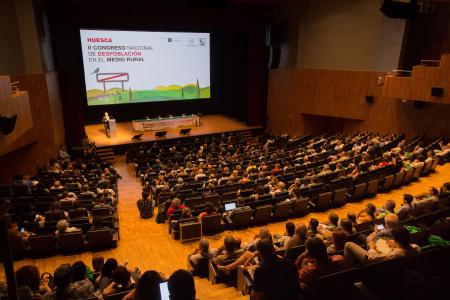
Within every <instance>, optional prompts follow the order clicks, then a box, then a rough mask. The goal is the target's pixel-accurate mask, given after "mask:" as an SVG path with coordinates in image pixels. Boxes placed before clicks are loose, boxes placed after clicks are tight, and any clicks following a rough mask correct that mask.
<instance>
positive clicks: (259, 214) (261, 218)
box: [252, 205, 272, 225]
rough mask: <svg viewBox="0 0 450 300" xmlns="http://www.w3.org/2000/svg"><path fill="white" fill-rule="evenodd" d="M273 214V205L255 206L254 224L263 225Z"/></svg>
mask: <svg viewBox="0 0 450 300" xmlns="http://www.w3.org/2000/svg"><path fill="white" fill-rule="evenodd" d="M271 215H272V205H261V206H257V207H256V208H255V216H254V218H253V222H252V223H253V224H255V225H261V224H267V223H269V221H270V217H271Z"/></svg>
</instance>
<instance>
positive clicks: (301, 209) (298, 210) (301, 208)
mask: <svg viewBox="0 0 450 300" xmlns="http://www.w3.org/2000/svg"><path fill="white" fill-rule="evenodd" d="M308 205H309V198H301V199H296V200H294V203H293V204H292V216H298V217H299V216H304V215H306V214H308V213H309V209H308Z"/></svg>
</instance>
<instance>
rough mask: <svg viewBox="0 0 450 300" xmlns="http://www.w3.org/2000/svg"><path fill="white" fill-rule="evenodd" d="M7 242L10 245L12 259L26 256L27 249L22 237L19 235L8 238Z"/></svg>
mask: <svg viewBox="0 0 450 300" xmlns="http://www.w3.org/2000/svg"><path fill="white" fill-rule="evenodd" d="M9 244H10V246H11V252H12V256H13V259H14V260H19V259H22V258H25V257H26V256H27V254H28V251H27V248H26V246H25V242H24V241H23V239H22V238H20V237H19V238H12V239H9ZM3 246H4V245H2V247H3Z"/></svg>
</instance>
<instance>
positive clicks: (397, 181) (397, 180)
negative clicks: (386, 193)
mask: <svg viewBox="0 0 450 300" xmlns="http://www.w3.org/2000/svg"><path fill="white" fill-rule="evenodd" d="M405 175H406V172H405V171H403V170H402V171H400V172H398V173H397V174H395V179H394V183H393V186H394V187H398V186H401V185H402V183H403V180H404V178H405Z"/></svg>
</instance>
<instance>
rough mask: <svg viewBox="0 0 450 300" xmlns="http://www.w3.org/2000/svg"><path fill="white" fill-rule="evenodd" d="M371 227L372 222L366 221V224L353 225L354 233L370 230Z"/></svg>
mask: <svg viewBox="0 0 450 300" xmlns="http://www.w3.org/2000/svg"><path fill="white" fill-rule="evenodd" d="M371 225H372V221H368V222H364V223H359V224H355V226H354V227H355V230H356V232H362V231H364V230H368V229H370V228H371Z"/></svg>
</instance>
